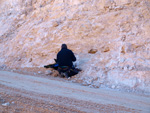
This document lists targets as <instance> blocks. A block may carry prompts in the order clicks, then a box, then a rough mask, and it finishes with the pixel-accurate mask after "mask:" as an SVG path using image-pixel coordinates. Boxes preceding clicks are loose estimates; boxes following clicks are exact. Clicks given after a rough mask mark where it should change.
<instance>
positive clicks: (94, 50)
mask: <svg viewBox="0 0 150 113" xmlns="http://www.w3.org/2000/svg"><path fill="white" fill-rule="evenodd" d="M96 52H97V49H90V50H89V51H88V53H91V54H95V53H96Z"/></svg>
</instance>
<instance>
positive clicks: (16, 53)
mask: <svg viewBox="0 0 150 113" xmlns="http://www.w3.org/2000/svg"><path fill="white" fill-rule="evenodd" d="M0 6H1V7H0V47H1V49H0V64H1V65H4V64H5V65H7V66H10V67H20V66H21V67H33V66H43V65H45V64H49V63H53V59H54V58H55V57H56V54H57V52H58V51H59V50H60V46H61V44H62V43H66V44H67V45H68V47H69V48H70V49H71V50H73V52H74V53H75V55H76V56H77V62H76V64H77V65H78V67H80V68H82V70H83V72H82V73H81V74H80V75H79V76H80V78H84V77H87V76H90V77H93V78H96V77H99V78H100V79H102V80H103V81H104V82H103V83H102V84H104V85H107V86H110V87H113V88H115V87H120V86H128V87H130V88H133V89H142V90H144V91H147V92H150V77H149V75H150V72H149V70H150V32H149V30H150V1H149V0H42V1H41V0H1V1H0ZM90 50H96V52H95V53H94V54H89V53H88V51H90ZM98 82H99V81H98ZM94 83H95V82H94ZM91 84H92V83H91ZM114 86H115V87H114Z"/></svg>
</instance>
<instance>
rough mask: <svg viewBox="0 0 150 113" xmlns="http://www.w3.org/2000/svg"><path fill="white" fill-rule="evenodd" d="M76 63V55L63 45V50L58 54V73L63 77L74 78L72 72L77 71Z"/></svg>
mask: <svg viewBox="0 0 150 113" xmlns="http://www.w3.org/2000/svg"><path fill="white" fill-rule="evenodd" d="M74 61H76V57H75V55H74V53H73V52H72V51H71V50H69V49H68V48H67V45H66V44H62V45H61V50H60V51H59V52H58V54H57V63H58V65H59V67H58V72H59V74H60V75H61V77H66V78H69V77H71V76H72V75H71V73H70V71H71V70H74V69H75V67H74V66H73V62H74ZM76 74H77V73H76Z"/></svg>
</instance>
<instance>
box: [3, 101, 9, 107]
mask: <svg viewBox="0 0 150 113" xmlns="http://www.w3.org/2000/svg"><path fill="white" fill-rule="evenodd" d="M9 105H10V103H9V102H7V103H4V104H2V106H9Z"/></svg>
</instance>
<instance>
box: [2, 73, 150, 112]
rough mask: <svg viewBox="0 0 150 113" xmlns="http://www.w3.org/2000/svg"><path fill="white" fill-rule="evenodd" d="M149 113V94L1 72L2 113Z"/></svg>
mask: <svg viewBox="0 0 150 113" xmlns="http://www.w3.org/2000/svg"><path fill="white" fill-rule="evenodd" d="M10 112H11V113H66V112H67V113H120V112H121V113H126V112H130V113H150V95H141V94H135V93H126V92H119V91H114V90H109V89H100V88H99V89H94V88H90V87H87V86H82V85H80V84H77V83H72V82H71V81H69V80H67V79H65V80H61V79H60V80H56V79H51V78H45V77H42V76H32V75H24V74H18V73H14V72H8V71H0V113H10Z"/></svg>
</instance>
